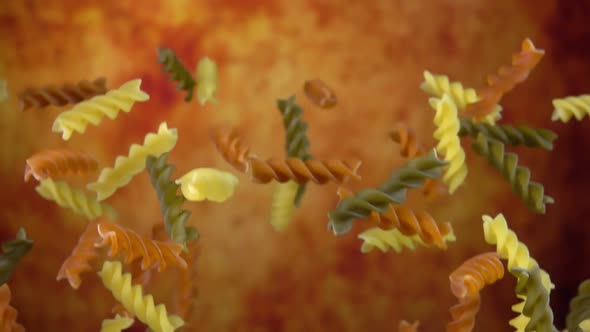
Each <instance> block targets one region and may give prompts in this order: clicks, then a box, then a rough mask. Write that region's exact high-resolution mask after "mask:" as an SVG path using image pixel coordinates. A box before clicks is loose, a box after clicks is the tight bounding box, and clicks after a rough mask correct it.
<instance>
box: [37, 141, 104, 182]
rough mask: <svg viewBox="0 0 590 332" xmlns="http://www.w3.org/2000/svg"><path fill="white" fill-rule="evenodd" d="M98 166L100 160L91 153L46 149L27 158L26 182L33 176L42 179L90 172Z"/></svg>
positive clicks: (38, 179)
mask: <svg viewBox="0 0 590 332" xmlns="http://www.w3.org/2000/svg"><path fill="white" fill-rule="evenodd" d="M97 168H98V162H97V161H96V159H94V157H93V156H92V155H91V154H90V153H87V152H81V151H75V150H70V149H52V150H45V151H42V152H39V153H36V154H34V155H33V156H31V157H29V159H27V160H26V167H25V182H27V181H28V180H29V179H30V178H31V176H33V177H34V178H35V179H36V180H37V181H41V180H45V179H47V178H52V179H55V178H56V177H58V176H64V175H68V174H72V173H73V174H88V173H92V172H94V171H96V169H97Z"/></svg>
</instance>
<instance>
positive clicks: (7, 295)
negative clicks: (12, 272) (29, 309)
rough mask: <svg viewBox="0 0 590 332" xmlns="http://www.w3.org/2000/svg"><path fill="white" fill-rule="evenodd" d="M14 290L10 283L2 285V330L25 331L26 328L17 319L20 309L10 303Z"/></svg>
mask: <svg viewBox="0 0 590 332" xmlns="http://www.w3.org/2000/svg"><path fill="white" fill-rule="evenodd" d="M11 300H12V292H11V291H10V288H9V287H8V285H6V284H4V285H2V286H0V331H2V332H24V331H25V328H24V326H22V325H21V324H19V323H18V322H17V321H16V318H17V316H18V311H17V310H16V309H15V308H14V307H12V306H11V305H10V301H11Z"/></svg>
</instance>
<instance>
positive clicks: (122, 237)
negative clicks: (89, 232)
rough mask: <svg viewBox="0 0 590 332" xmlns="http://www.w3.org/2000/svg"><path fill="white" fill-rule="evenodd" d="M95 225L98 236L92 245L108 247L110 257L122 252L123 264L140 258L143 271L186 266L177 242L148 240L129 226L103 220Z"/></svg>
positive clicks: (160, 270) (183, 267)
mask: <svg viewBox="0 0 590 332" xmlns="http://www.w3.org/2000/svg"><path fill="white" fill-rule="evenodd" d="M96 227H97V231H98V235H99V237H100V238H98V239H97V241H96V242H95V243H94V246H95V247H97V248H101V247H110V251H109V253H108V255H109V256H110V257H115V256H116V255H117V254H118V253H119V252H120V251H122V252H124V253H125V264H131V263H133V262H134V261H135V260H137V259H139V258H142V261H141V269H142V270H144V271H145V270H148V269H151V268H154V267H157V268H158V272H162V271H164V270H165V269H166V268H167V267H168V265H169V264H170V265H176V266H178V267H180V268H182V269H186V268H187V264H186V261H185V260H184V258H182V257H181V256H180V254H181V253H182V246H181V245H180V244H178V243H174V242H162V241H156V240H149V239H146V238H143V237H142V236H141V235H139V234H137V233H136V232H134V231H133V230H131V229H129V228H125V227H123V226H120V225H117V224H113V223H105V222H103V223H99V224H98V225H97V226H96Z"/></svg>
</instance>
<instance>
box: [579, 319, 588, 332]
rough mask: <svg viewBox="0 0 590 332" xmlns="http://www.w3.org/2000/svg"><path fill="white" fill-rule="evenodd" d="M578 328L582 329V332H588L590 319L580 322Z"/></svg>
mask: <svg viewBox="0 0 590 332" xmlns="http://www.w3.org/2000/svg"><path fill="white" fill-rule="evenodd" d="M578 326H579V327H580V328H581V329H582V332H590V319H586V320H584V321H582V322H581V323H580V325H578Z"/></svg>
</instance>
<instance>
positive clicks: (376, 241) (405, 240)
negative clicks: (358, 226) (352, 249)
mask: <svg viewBox="0 0 590 332" xmlns="http://www.w3.org/2000/svg"><path fill="white" fill-rule="evenodd" d="M358 238H359V239H361V240H363V244H362V246H361V252H362V253H368V252H371V251H373V249H375V248H378V249H379V250H381V251H382V252H387V251H388V250H389V249H393V250H394V251H395V252H397V253H399V252H401V251H402V250H403V248H404V247H405V248H408V249H410V250H416V245H419V246H422V247H429V245H427V244H426V243H424V241H422V239H420V237H419V236H418V235H412V236H407V235H404V234H402V233H401V232H400V230H399V229H396V228H394V229H387V230H386V229H382V228H379V227H372V228H369V229H368V230H365V231H363V232H362V233H361V234H359V235H358ZM444 241H445V242H447V241H449V242H452V241H455V235H454V234H453V233H449V234H447V235H446V236H445V238H444Z"/></svg>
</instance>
